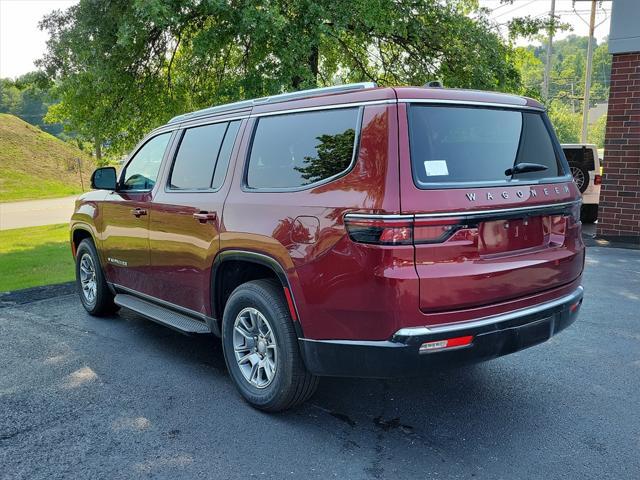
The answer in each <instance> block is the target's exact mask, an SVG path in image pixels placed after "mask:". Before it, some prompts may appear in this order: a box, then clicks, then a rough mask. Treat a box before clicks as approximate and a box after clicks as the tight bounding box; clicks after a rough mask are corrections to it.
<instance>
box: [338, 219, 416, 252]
mask: <svg viewBox="0 0 640 480" xmlns="http://www.w3.org/2000/svg"><path fill="white" fill-rule="evenodd" d="M411 218H412V217H403V216H400V215H399V216H398V217H397V218H392V217H389V218H384V219H383V218H377V217H374V216H366V215H358V216H356V215H351V216H347V217H345V220H344V224H345V227H346V228H347V232H349V237H350V238H351V240H353V241H354V242H358V243H369V244H374V245H411V244H412V243H413V221H412V219H411Z"/></svg>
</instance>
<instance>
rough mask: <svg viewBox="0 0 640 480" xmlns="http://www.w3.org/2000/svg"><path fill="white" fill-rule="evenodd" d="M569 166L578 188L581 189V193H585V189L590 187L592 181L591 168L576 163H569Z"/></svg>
mask: <svg viewBox="0 0 640 480" xmlns="http://www.w3.org/2000/svg"><path fill="white" fill-rule="evenodd" d="M569 167H570V168H571V175H572V176H573V181H574V182H575V184H576V186H577V187H578V190H580V193H584V192H585V190H586V189H587V188H589V182H590V181H591V180H590V178H589V170H587V169H586V168H584V167H583V166H582V165H577V164H575V163H572V164H569Z"/></svg>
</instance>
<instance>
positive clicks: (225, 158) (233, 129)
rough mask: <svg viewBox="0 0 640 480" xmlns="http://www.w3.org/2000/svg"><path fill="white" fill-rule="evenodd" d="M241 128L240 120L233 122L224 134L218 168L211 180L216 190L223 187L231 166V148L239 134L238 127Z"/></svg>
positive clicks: (212, 186)
mask: <svg viewBox="0 0 640 480" xmlns="http://www.w3.org/2000/svg"><path fill="white" fill-rule="evenodd" d="M239 128H240V120H236V121H235V122H231V123H230V124H229V128H227V133H226V135H225V136H224V142H222V147H221V148H220V154H219V155H218V162H217V163H216V170H215V172H214V174H213V182H211V188H213V189H214V190H217V189H219V188H220V187H222V184H223V183H224V179H225V177H226V176H227V169H228V168H229V160H231V150H233V144H234V143H235V141H236V135H238V129H239Z"/></svg>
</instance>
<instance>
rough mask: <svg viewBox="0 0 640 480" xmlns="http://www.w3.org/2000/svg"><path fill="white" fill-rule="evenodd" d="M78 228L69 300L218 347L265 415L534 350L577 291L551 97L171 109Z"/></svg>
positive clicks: (396, 97) (380, 93)
mask: <svg viewBox="0 0 640 480" xmlns="http://www.w3.org/2000/svg"><path fill="white" fill-rule="evenodd" d="M92 181H93V186H94V188H97V189H99V191H94V192H91V193H88V194H85V195H83V196H82V197H81V198H80V199H79V200H78V202H77V205H76V210H75V213H74V215H73V218H72V219H71V243H72V248H73V254H74V256H75V258H76V264H77V282H78V289H79V292H80V299H81V300H82V303H83V305H84V307H85V308H86V309H87V311H88V312H89V313H91V314H92V315H102V314H107V313H112V312H113V311H115V310H116V309H117V308H118V307H126V308H128V309H131V310H134V311H136V312H138V313H139V314H141V315H143V316H145V317H148V318H150V319H152V320H154V321H156V322H159V323H161V324H163V325H166V326H169V327H171V328H174V329H176V330H178V331H181V332H185V333H190V334H200V333H213V334H215V335H218V336H221V337H222V344H223V349H224V356H225V360H226V362H227V366H228V368H229V372H230V374H231V377H232V378H233V380H234V382H235V384H236V385H237V387H238V390H239V391H240V393H241V394H242V395H243V396H244V397H245V398H246V399H247V400H248V401H249V402H250V403H252V404H253V405H255V406H256V407H259V408H261V409H264V410H271V411H275V410H282V409H285V408H288V407H291V406H293V405H296V404H298V403H300V402H302V401H304V400H305V399H307V398H308V397H309V396H310V395H311V394H312V393H313V391H314V389H315V387H316V385H317V377H318V376H323V375H330V376H332V375H333V376H357V377H394V376H399V375H415V374H419V373H420V372H421V371H423V370H424V369H425V368H429V367H432V366H442V365H452V364H458V363H466V362H475V361H480V360H486V359H490V358H494V357H497V356H500V355H504V354H507V353H511V352H515V351H517V350H520V349H523V348H526V347H529V346H531V345H535V344H537V343H541V342H544V341H545V340H547V339H549V338H550V337H551V336H552V335H554V334H555V333H557V332H559V331H560V330H562V329H564V328H565V327H567V326H568V325H570V324H571V323H572V322H573V321H574V320H575V319H576V316H577V313H578V309H579V307H580V304H581V302H582V287H581V286H580V282H581V275H582V270H583V265H584V245H583V243H582V238H581V234H580V228H581V226H580V192H579V191H578V190H577V188H576V187H575V185H574V183H573V181H572V177H571V174H570V170H569V167H568V165H567V162H566V159H565V158H564V156H563V153H562V149H561V148H560V145H559V144H558V141H557V139H556V137H555V135H554V133H553V129H552V127H551V125H550V124H549V120H548V118H547V116H546V115H545V113H544V111H543V107H542V106H541V105H540V104H539V103H537V102H535V101H533V100H530V99H526V98H521V97H516V96H511V95H502V94H496V93H487V92H477V91H467V90H454V89H444V88H431V87H427V88H375V85H370V84H355V85H345V86H339V87H331V88H327V89H317V90H312V91H305V92H296V93H291V94H284V95H277V96H274V97H267V98H260V99H256V100H250V101H244V102H239V103H234V104H230V105H223V106H218V107H213V108H209V109H205V110H201V111H197V112H193V113H189V114H186V115H181V116H179V117H176V118H174V119H172V120H171V121H170V122H169V123H168V124H167V125H164V126H162V127H160V128H158V129H156V130H154V131H153V132H151V133H150V134H149V135H148V136H147V137H146V138H145V139H144V140H143V141H142V142H141V143H140V144H139V145H138V146H137V147H136V149H135V150H134V151H133V153H132V154H131V156H130V158H129V160H128V161H127V162H126V164H125V166H124V168H123V169H122V172H121V173H120V175H119V177H116V172H115V170H114V169H113V168H102V169H98V170H96V172H95V173H94V175H93V180H92Z"/></svg>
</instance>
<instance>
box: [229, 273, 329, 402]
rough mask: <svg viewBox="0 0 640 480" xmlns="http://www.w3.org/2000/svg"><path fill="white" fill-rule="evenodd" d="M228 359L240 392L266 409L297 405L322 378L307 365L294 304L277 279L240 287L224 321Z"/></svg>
mask: <svg viewBox="0 0 640 480" xmlns="http://www.w3.org/2000/svg"><path fill="white" fill-rule="evenodd" d="M222 345H223V350H224V358H225V362H226V363H227V368H228V369H229V373H230V375H231V378H232V379H233V381H234V383H235V385H236V387H237V388H238V391H239V392H240V394H241V395H242V396H243V397H244V398H245V400H247V401H248V402H249V403H250V404H251V405H253V406H254V407H256V408H259V409H261V410H266V411H270V412H277V411H281V410H286V409H288V408H292V407H295V406H296V405H299V404H301V403H303V402H304V401H305V400H307V399H308V398H309V397H311V395H313V393H314V391H315V389H316V387H317V384H318V379H317V377H315V376H313V375H312V374H311V373H309V371H308V370H307V369H306V367H305V365H304V362H303V361H302V358H301V356H300V350H299V348H298V340H297V335H296V331H295V328H294V326H293V322H292V321H291V316H290V315H289V309H288V308H287V304H286V302H285V300H284V298H283V296H282V287H281V286H280V284H279V283H278V282H276V281H272V280H255V281H251V282H247V283H245V284H243V285H240V286H239V287H238V288H236V289H235V290H234V291H233V293H232V294H231V296H230V297H229V300H228V301H227V304H226V306H225V309H224V315H223V320H222Z"/></svg>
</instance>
